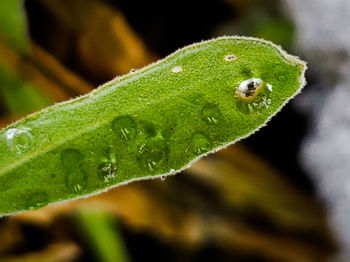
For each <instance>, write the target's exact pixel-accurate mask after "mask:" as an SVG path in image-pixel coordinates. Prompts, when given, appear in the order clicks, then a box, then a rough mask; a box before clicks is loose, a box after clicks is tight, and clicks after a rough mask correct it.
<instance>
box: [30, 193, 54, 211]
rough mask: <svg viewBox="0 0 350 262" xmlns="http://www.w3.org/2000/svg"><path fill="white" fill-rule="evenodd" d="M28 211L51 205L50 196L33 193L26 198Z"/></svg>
mask: <svg viewBox="0 0 350 262" xmlns="http://www.w3.org/2000/svg"><path fill="white" fill-rule="evenodd" d="M26 199H27V201H26V209H28V210H34V209H38V208H39V207H42V206H45V205H47V204H48V203H49V195H48V194H47V193H45V192H35V193H31V194H29V195H28V196H27V197H26Z"/></svg>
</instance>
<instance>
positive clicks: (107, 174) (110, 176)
mask: <svg viewBox="0 0 350 262" xmlns="http://www.w3.org/2000/svg"><path fill="white" fill-rule="evenodd" d="M117 170H118V166H117V158H116V157H115V154H114V153H111V154H110V155H109V156H108V157H107V158H104V159H102V163H101V164H100V165H99V166H98V175H99V177H100V178H101V179H103V181H104V182H107V183H108V182H110V181H111V180H114V179H115V178H116V177H117Z"/></svg>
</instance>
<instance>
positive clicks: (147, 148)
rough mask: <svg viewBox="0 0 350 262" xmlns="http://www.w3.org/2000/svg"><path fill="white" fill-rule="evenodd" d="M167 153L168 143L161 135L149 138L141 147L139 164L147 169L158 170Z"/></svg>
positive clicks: (150, 170)
mask: <svg viewBox="0 0 350 262" xmlns="http://www.w3.org/2000/svg"><path fill="white" fill-rule="evenodd" d="M166 155H167V144H166V142H165V140H164V138H162V137H161V136H157V137H154V138H150V139H148V140H147V141H146V142H145V143H144V144H142V145H141V146H140V148H139V154H138V160H139V164H140V165H141V167H142V168H144V169H145V170H146V171H149V172H152V171H155V170H157V169H158V168H159V167H160V166H161V164H162V162H163V161H165V158H166Z"/></svg>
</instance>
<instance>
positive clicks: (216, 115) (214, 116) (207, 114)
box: [202, 104, 222, 125]
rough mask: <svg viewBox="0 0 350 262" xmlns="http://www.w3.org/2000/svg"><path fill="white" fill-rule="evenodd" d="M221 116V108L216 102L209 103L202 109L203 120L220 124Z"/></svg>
mask: <svg viewBox="0 0 350 262" xmlns="http://www.w3.org/2000/svg"><path fill="white" fill-rule="evenodd" d="M221 117H222V115H221V112H220V109H219V107H218V106H217V105H215V104H207V105H205V106H204V107H203V109H202V120H203V121H205V122H207V123H208V124H214V125H216V124H218V123H219V121H220V119H221Z"/></svg>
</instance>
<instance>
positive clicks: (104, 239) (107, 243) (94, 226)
mask: <svg viewBox="0 0 350 262" xmlns="http://www.w3.org/2000/svg"><path fill="white" fill-rule="evenodd" d="M77 223H78V224H79V227H80V228H81V229H82V230H83V234H85V235H86V236H87V239H88V240H89V242H90V245H91V249H92V250H94V251H95V253H96V256H97V257H98V258H99V259H98V261H101V262H127V261H129V259H128V257H127V254H126V250H125V247H124V245H123V240H122V238H121V235H120V233H119V230H118V229H117V225H116V224H115V221H114V219H113V216H112V215H111V214H110V213H109V212H107V211H104V210H103V209H101V208H96V207H95V208H93V209H92V208H90V209H87V208H85V209H81V210H79V212H78V215H77Z"/></svg>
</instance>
